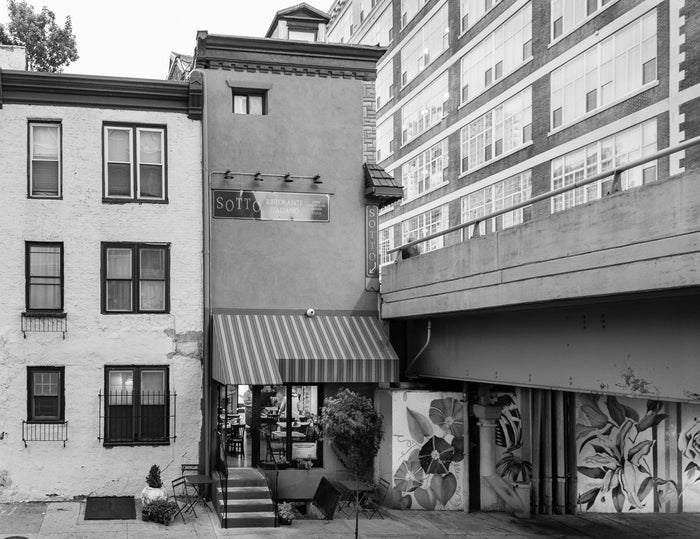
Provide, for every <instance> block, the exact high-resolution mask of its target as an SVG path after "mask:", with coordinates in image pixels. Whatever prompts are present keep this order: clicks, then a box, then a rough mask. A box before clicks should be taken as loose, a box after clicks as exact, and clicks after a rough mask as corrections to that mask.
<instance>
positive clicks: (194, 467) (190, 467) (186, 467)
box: [180, 464, 199, 475]
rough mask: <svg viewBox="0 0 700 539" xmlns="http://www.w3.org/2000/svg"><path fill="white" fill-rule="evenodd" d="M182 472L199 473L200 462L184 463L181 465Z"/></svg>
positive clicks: (183, 473)
mask: <svg viewBox="0 0 700 539" xmlns="http://www.w3.org/2000/svg"><path fill="white" fill-rule="evenodd" d="M180 473H181V474H182V475H190V474H198V473H199V464H182V465H181V466H180Z"/></svg>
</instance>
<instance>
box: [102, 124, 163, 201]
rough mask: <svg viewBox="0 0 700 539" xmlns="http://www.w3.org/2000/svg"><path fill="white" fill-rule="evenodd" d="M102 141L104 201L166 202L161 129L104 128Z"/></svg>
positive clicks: (109, 126) (144, 127)
mask: <svg viewBox="0 0 700 539" xmlns="http://www.w3.org/2000/svg"><path fill="white" fill-rule="evenodd" d="M104 140H105V142H104V182H105V183H104V197H105V200H107V201H121V202H127V201H138V202H162V201H165V200H166V174H165V155H166V151H165V147H166V142H165V128H163V127H147V126H143V127H138V126H125V125H106V126H105V127H104Z"/></svg>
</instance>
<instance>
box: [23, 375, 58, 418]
mask: <svg viewBox="0 0 700 539" xmlns="http://www.w3.org/2000/svg"><path fill="white" fill-rule="evenodd" d="M63 375H64V368H63V367H27V390H28V391H27V420H28V421H31V422H41V423H43V422H54V421H63V420H64V418H65V406H64V381H63Z"/></svg>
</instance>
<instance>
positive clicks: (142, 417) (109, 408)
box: [97, 391, 177, 445]
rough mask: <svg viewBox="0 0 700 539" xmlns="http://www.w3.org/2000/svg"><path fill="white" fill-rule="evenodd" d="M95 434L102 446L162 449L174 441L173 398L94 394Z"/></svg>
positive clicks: (173, 395) (167, 394) (146, 393)
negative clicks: (155, 446) (95, 398)
mask: <svg viewBox="0 0 700 539" xmlns="http://www.w3.org/2000/svg"><path fill="white" fill-rule="evenodd" d="M98 399H99V406H98V410H99V423H98V424H99V432H98V433H97V439H98V440H99V441H101V442H103V443H104V445H164V444H168V443H170V441H171V440H172V441H175V439H176V438H177V431H176V415H177V394H176V393H170V392H154V391H150V392H149V391H144V392H140V393H134V392H131V391H118V392H110V393H106V394H105V393H103V392H102V391H100V392H99V393H98Z"/></svg>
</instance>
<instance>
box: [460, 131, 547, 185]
mask: <svg viewBox="0 0 700 539" xmlns="http://www.w3.org/2000/svg"><path fill="white" fill-rule="evenodd" d="M533 144H534V142H533V141H532V140H531V141H529V142H526V143H525V144H521V145H520V146H518V147H517V148H513V149H512V150H508V151H507V152H505V153H502V154H501V155H499V156H498V157H495V158H494V159H491V160H490V161H486V162H485V163H481V164H480V165H478V166H475V167H474V168H470V169H469V170H467V171H466V172H462V173H460V175H459V176H458V178H457V179H460V180H461V179H462V178H466V177H467V176H469V174H472V173H474V172H476V171H477V170H480V169H482V168H484V167H487V166H489V165H492V164H494V163H496V162H497V161H500V160H501V159H503V158H504V157H508V156H509V155H513V154H514V153H517V152H519V151H520V150H524V149H525V148H529V147H530V146H532V145H533Z"/></svg>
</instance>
